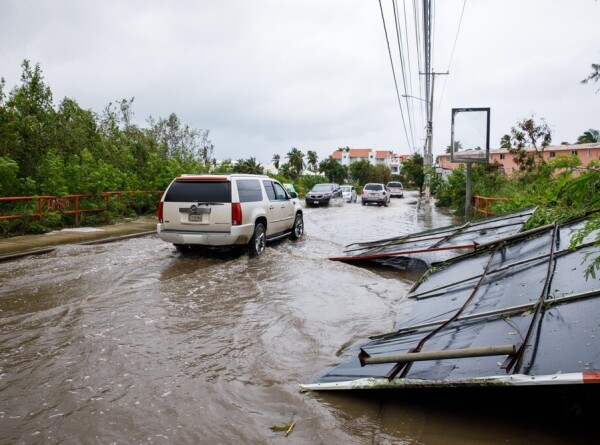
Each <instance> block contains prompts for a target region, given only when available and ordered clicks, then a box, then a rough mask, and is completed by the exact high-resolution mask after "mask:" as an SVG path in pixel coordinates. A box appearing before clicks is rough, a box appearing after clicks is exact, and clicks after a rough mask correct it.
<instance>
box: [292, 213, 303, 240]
mask: <svg viewBox="0 0 600 445" xmlns="http://www.w3.org/2000/svg"><path fill="white" fill-rule="evenodd" d="M303 233H304V219H303V218H302V214H300V213H298V214H297V215H296V219H295V220H294V227H292V234H291V235H290V238H292V239H294V240H296V239H298V238H300V237H301V236H302V234H303Z"/></svg>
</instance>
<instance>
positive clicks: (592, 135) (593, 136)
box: [577, 128, 600, 144]
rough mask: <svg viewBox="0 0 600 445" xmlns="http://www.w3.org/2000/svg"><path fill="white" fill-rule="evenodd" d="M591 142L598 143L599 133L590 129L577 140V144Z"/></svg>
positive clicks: (599, 139) (599, 140)
mask: <svg viewBox="0 0 600 445" xmlns="http://www.w3.org/2000/svg"><path fill="white" fill-rule="evenodd" d="M591 142H600V131H598V130H594V129H593V128H590V129H589V130H588V131H585V132H584V133H583V134H582V135H581V136H579V137H578V138H577V143H578V144H589V143H591Z"/></svg>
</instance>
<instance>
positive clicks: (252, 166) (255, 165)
mask: <svg viewBox="0 0 600 445" xmlns="http://www.w3.org/2000/svg"><path fill="white" fill-rule="evenodd" d="M233 171H234V172H235V173H248V174H253V175H262V174H263V173H264V169H263V167H262V166H261V165H260V162H256V158H248V159H239V160H238V161H237V162H236V164H235V165H234V166H233Z"/></svg>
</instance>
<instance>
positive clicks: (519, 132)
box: [509, 116, 552, 172]
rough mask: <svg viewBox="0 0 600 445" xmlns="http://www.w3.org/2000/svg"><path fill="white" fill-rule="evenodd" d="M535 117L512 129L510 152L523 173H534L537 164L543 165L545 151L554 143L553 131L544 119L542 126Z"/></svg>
mask: <svg viewBox="0 0 600 445" xmlns="http://www.w3.org/2000/svg"><path fill="white" fill-rule="evenodd" d="M534 117H535V116H531V117H528V118H524V119H523V120H521V121H520V122H517V125H516V127H512V128H511V130H510V132H511V142H512V146H511V148H509V151H510V152H511V154H512V155H513V159H514V160H515V162H516V163H517V165H518V166H519V170H521V171H527V172H530V171H532V170H533V169H534V168H535V166H536V164H539V163H543V162H544V158H543V157H542V154H543V152H544V149H545V148H546V147H547V146H548V145H550V143H551V142H552V131H551V130H550V127H549V126H548V124H546V122H545V121H544V119H542V120H541V123H540V124H537V123H536V122H535V120H534Z"/></svg>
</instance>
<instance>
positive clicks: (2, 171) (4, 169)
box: [0, 156, 19, 196]
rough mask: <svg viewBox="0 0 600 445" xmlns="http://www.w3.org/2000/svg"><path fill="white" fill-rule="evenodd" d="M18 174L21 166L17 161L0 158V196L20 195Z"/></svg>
mask: <svg viewBox="0 0 600 445" xmlns="http://www.w3.org/2000/svg"><path fill="white" fill-rule="evenodd" d="M18 173H19V166H18V165H17V163H16V162H15V161H13V160H12V159H10V158H5V157H3V156H0V196H14V195H16V194H17V193H18V191H19V187H18V181H17V177H18V176H17V175H18Z"/></svg>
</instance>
